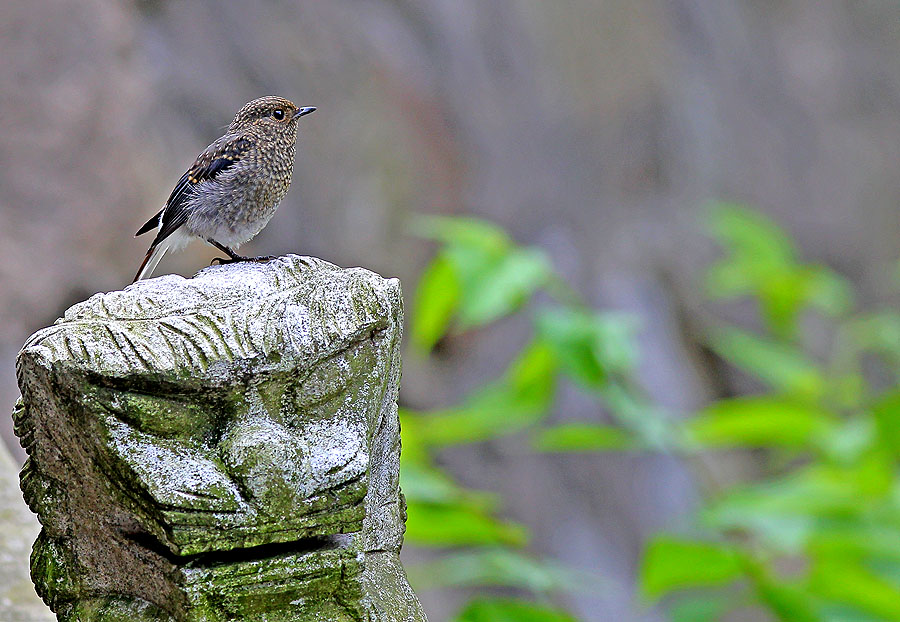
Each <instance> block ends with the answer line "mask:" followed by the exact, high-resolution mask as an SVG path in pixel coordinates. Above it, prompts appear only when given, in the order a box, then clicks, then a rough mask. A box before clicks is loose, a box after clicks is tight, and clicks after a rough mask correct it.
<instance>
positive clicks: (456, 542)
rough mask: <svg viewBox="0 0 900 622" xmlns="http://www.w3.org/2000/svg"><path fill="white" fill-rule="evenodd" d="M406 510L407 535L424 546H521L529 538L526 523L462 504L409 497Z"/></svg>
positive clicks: (410, 540)
mask: <svg viewBox="0 0 900 622" xmlns="http://www.w3.org/2000/svg"><path fill="white" fill-rule="evenodd" d="M406 512H407V521H406V539H407V540H408V541H409V542H412V543H415V544H419V545H423V546H476V545H486V544H506V545H511V546H522V545H524V544H525V543H526V542H527V541H528V530H527V529H526V528H525V527H524V526H522V525H519V524H516V523H512V522H508V521H502V520H500V519H497V518H494V517H493V516H491V515H490V514H488V513H487V512H482V511H478V510H476V509H473V508H471V507H461V506H460V505H459V504H438V503H419V502H414V501H410V502H409V503H408V504H407V508H406Z"/></svg>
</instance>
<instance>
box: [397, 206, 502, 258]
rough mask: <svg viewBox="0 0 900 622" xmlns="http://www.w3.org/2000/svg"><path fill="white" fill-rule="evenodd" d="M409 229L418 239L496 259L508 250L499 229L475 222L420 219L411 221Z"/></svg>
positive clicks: (472, 220)
mask: <svg viewBox="0 0 900 622" xmlns="http://www.w3.org/2000/svg"><path fill="white" fill-rule="evenodd" d="M411 228H412V230H413V232H414V233H416V234H417V235H419V236H421V237H424V238H430V239H433V240H438V241H440V242H442V243H444V244H446V245H453V246H460V247H466V248H469V249H472V250H473V251H474V250H478V251H481V252H483V253H486V254H489V255H495V256H496V255H500V254H502V253H504V252H506V250H507V249H509V248H510V246H512V241H511V240H510V239H509V236H508V235H507V234H506V232H505V231H504V230H503V229H502V228H501V227H499V226H497V225H495V224H493V223H490V222H487V221H486V220H480V219H478V218H466V217H460V216H420V217H418V218H415V219H413V221H412V227H411Z"/></svg>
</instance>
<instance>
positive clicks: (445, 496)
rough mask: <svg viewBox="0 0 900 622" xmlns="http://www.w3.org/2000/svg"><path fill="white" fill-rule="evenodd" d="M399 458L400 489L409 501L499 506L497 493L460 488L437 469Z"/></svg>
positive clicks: (482, 507)
mask: <svg viewBox="0 0 900 622" xmlns="http://www.w3.org/2000/svg"><path fill="white" fill-rule="evenodd" d="M404 455H405V448H404V453H403V455H401V457H400V488H401V490H402V491H403V494H404V495H405V496H406V498H407V500H409V501H418V502H422V503H438V504H441V503H443V504H454V503H455V504H458V505H460V506H461V507H467V508H470V509H472V510H475V511H481V512H485V511H492V510H494V509H496V508H497V507H498V505H499V502H498V498H497V495H495V494H493V493H489V492H484V491H476V490H471V489H469V488H463V487H462V486H460V485H459V484H457V483H456V482H455V481H454V480H453V479H452V478H451V477H450V476H449V475H447V474H446V473H444V472H443V471H441V470H440V469H438V468H436V467H434V466H431V465H426V464H422V463H419V462H408V461H406V460H405V459H404V457H403V456H404Z"/></svg>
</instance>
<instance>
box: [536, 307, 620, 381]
mask: <svg viewBox="0 0 900 622" xmlns="http://www.w3.org/2000/svg"><path fill="white" fill-rule="evenodd" d="M535 326H536V328H537V333H538V335H539V336H540V338H541V339H543V340H545V341H546V342H547V343H548V345H549V346H550V347H551V348H552V349H553V351H554V353H555V354H556V356H557V358H558V359H559V361H560V363H561V364H562V366H563V370H564V371H565V373H566V374H567V375H568V376H570V377H571V378H572V379H573V380H574V381H575V382H577V383H578V384H580V385H582V386H585V387H587V388H592V389H596V388H599V387H600V386H602V385H603V384H604V382H605V380H606V377H607V375H608V374H611V373H627V372H629V371H631V370H632V369H633V367H634V365H635V361H636V359H637V354H636V352H635V348H634V329H635V322H634V319H633V318H632V317H630V316H626V315H623V314H618V313H595V312H592V311H584V310H581V309H573V308H554V309H547V310H543V311H541V312H540V313H538V315H537V317H536V320H535Z"/></svg>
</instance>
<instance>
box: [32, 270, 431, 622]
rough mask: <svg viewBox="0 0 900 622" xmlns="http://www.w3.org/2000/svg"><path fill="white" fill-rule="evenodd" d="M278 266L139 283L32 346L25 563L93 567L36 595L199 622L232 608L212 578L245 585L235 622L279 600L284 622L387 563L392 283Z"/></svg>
mask: <svg viewBox="0 0 900 622" xmlns="http://www.w3.org/2000/svg"><path fill="white" fill-rule="evenodd" d="M273 264H274V265H268V266H259V265H248V266H241V267H240V269H234V268H232V267H228V266H226V267H222V268H211V269H207V270H206V271H204V272H202V273H201V274H200V275H198V276H197V277H195V278H194V279H183V278H181V277H176V276H168V277H161V278H159V279H153V280H151V281H140V282H138V283H137V284H135V285H132V286H131V287H129V288H127V289H126V290H125V291H124V292H112V293H109V294H104V295H97V296H94V297H92V298H91V299H89V300H87V301H86V302H84V303H81V304H79V305H76V306H74V307H72V308H71V309H70V310H69V311H68V312H67V313H66V315H65V317H64V318H63V319H62V320H60V321H59V322H57V324H56V325H54V326H52V327H49V328H47V329H44V330H42V331H39V332H38V333H36V334H35V335H34V336H33V337H32V338H31V339H30V340H29V342H28V343H27V344H26V346H25V348H24V349H23V351H22V354H21V355H20V359H19V365H18V371H19V376H20V386H21V387H22V389H23V397H24V403H25V408H24V410H20V411H19V412H18V413H17V415H16V417H17V421H18V422H19V427H20V432H21V434H22V440H23V445H24V446H25V447H26V450H27V451H29V454H30V457H31V459H30V461H29V464H28V465H27V466H26V469H25V471H24V472H23V489H24V490H25V495H26V499H27V500H28V501H29V504H30V505H31V507H32V509H34V510H35V511H36V512H37V513H38V515H39V517H40V519H41V522H42V524H43V525H44V532H42V535H41V538H40V539H39V540H38V543H37V545H36V547H35V551H36V554H35V557H34V558H33V565H36V566H37V567H39V572H38V574H54V573H56V575H65V576H71V577H75V576H78V575H79V573H85V568H91V569H92V570H91V571H90V573H87V574H90V581H91V582H92V583H90V585H86V586H85V585H81V584H79V583H78V581H81V579H78V580H77V581H76V580H74V579H73V580H72V581H71V582H68V583H67V582H59V581H57V582H56V584H53V583H49V582H48V583H47V584H45V585H43V586H42V585H40V584H39V585H38V589H39V592H41V595H42V596H43V597H44V598H45V600H48V602H50V603H51V605H52V606H53V604H54V603H56V605H57V606H55V607H54V609H55V610H56V609H58V608H59V607H64V606H73V607H74V606H83V603H84V602H86V601H85V600H84V598H88V597H87V596H84V594H93V595H94V596H90V597H89V598H90V599H96V595H97V594H101V595H102V594H109V595H110V596H108V597H107V596H104V597H103V598H105V599H106V600H104V601H103V602H105V603H108V602H119V601H118V600H116V599H120V598H121V596H120V595H122V594H126V595H129V596H128V598H135V599H139V600H140V601H141V602H144V601H146V602H148V603H152V604H153V605H154V606H155V607H161V611H166V612H170V613H172V612H174V613H173V615H175V617H176V618H178V619H182V618H184V619H190V620H193V619H195V618H196V619H198V620H201V619H202V620H207V619H209V620H218V619H219V618H218V617H210V618H206V617H202V616H203V615H206V614H200V613H196V612H197V611H200V610H201V609H202V608H203V607H213V608H214V609H217V610H221V611H225V609H223V607H225V605H224V604H222V602H221V596H220V594H221V593H222V589H224V588H222V587H221V585H220V584H222V583H224V584H227V585H228V586H231V587H228V588H227V589H226V592H228V590H237V589H238V588H237V587H235V586H239V588H240V589H239V593H240V594H241V596H240V597H238V596H235V597H234V598H235V599H237V600H235V601H234V603H238V604H234V603H232V604H231V605H229V606H231V607H232V608H231V609H228V611H231V612H232V613H231V614H229V615H232V614H233V615H238V613H240V612H246V611H250V610H254V611H260V612H261V611H272V610H273V609H272V607H273V605H272V602H273V599H275V600H277V599H282V600H284V604H283V605H284V607H286V608H291V609H292V610H295V609H296V608H297V606H296V602H301V601H302V602H307V600H308V601H309V602H313V601H314V599H313V598H312V597H311V596H308V594H318V592H316V591H315V590H313V591H312V592H310V591H309V589H311V588H309V587H308V585H307V584H309V582H310V581H313V582H315V581H319V582H321V581H326V579H327V580H328V581H336V582H337V583H341V584H342V583H343V582H346V581H350V580H351V579H350V578H352V577H353V576H358V575H359V574H360V572H362V570H361V566H360V564H359V562H358V560H357V555H358V554H365V553H367V552H368V551H373V552H378V554H379V555H381V554H382V552H387V553H385V554H387V555H389V556H393V557H392V558H391V560H393V561H390V560H389V562H390V563H395V562H396V559H394V558H396V551H398V550H399V546H400V541H401V538H402V529H403V526H402V518H401V515H402V510H401V505H400V501H399V491H398V483H397V478H398V473H397V468H398V458H399V436H398V433H399V430H398V424H397V418H396V396H397V384H398V379H399V354H398V351H399V350H398V348H399V340H400V327H401V321H402V315H401V314H402V311H401V304H400V292H399V287H398V284H397V282H396V281H387V280H384V279H381V278H380V277H378V276H377V275H374V274H373V273H371V272H368V271H364V270H358V269H357V270H340V269H338V268H337V267H336V266H331V264H327V263H325V262H314V266H313V268H311V267H309V266H306V265H301V262H300V261H299V258H294V259H292V260H290V261H289V262H288V264H287V265H283V266H279V265H277V263H275V262H273ZM98 517H99V518H98ZM372 524H378V529H374V528H370V525H372ZM97 531H102V532H103V533H102V534H100V535H99V536H97V534H96V533H94V532H97ZM339 534H354V536H353V538H350V539H348V540H341V539H340V538H339V537H338V536H339ZM98 540H100V541H102V542H103V543H104V544H103V547H104V548H103V549H102V550H101V548H99V547H98V546H97V545H96V542H97V541H98ZM350 541H353V542H354V543H353V544H352V545H350V544H348V542H350ZM135 544H137V546H135ZM267 545H271V546H269V547H268V548H267ZM272 546H275V547H276V548H275V549H272ZM236 550H240V551H242V552H241V553H240V555H235V554H234V551H236ZM226 552H230V553H228V555H227V556H225V553H226ZM310 556H313V557H310ZM313 558H315V563H312V562H310V561H309V560H311V559H313ZM360 559H362V558H360ZM60 560H62V561H60ZM303 560H306V561H303ZM354 560H357V561H354ZM307 562H309V563H310V567H309V568H306V567H305V566H304V564H306V563H307ZM396 563H398V562H396ZM372 566H373V567H374V563H373V565H372ZM123 567H126V568H129V569H130V570H129V572H126V573H122V572H121V569H122V568H123ZM398 567H399V565H398ZM97 568H100V569H101V571H97ZM304 568H306V569H304ZM322 568H330V570H329V572H330V573H332V574H328V573H325V574H323V571H322ZM354 568H355V570H354ZM102 569H108V570H109V572H108V573H106V572H105V571H103V570H102ZM276 570H277V572H276ZM266 573H270V575H271V576H270V575H267V574H266ZM271 573H274V574H271ZM285 573H287V574H288V575H290V577H292V578H290V580H288V579H286V578H285ZM354 573H355V574H354ZM107 574H108V575H109V576H107ZM401 576H402V573H401ZM112 577H115V578H112ZM159 577H166V580H165V581H161V580H160V579H159ZM329 577H330V578H329ZM392 580H393V579H392ZM292 581H293V583H292ZM378 581H380V579H372V582H373V583H372V584H373V585H374V584H377V583H378ZM403 581H404V582H405V579H403ZM337 583H336V584H337ZM290 585H294V587H293V588H291V589H288V587H286V586H290ZM354 585H355V584H354ZM60 586H63V587H60ZM273 586H276V587H273ZM277 586H281V587H277ZM298 586H299V587H298ZM304 586H306V587H304ZM353 589H361V588H358V587H357V588H353ZM407 589H408V588H407ZM291 590H293V591H291ZM304 590H306V591H304ZM228 593H231V592H228ZM217 594H218V595H219V596H217ZM298 595H299V596H298ZM110 598H112V599H113V600H110ZM328 598H330V599H331V600H327V599H325V600H323V601H322V602H326V601H327V602H329V603H331V604H330V605H328V607H331V606H337V605H334V603H337V602H339V601H340V602H344V600H346V599H344V600H341V599H340V598H338V597H337V596H333V597H332V596H329V597H328ZM217 599H218V600H217ZM241 599H243V600H241ZM298 599H299V600H298ZM304 599H306V600H304ZM413 601H414V599H413ZM127 602H132V601H131V600H128V601H127ZM66 603H69V604H68V605H66ZM73 603H74V604H73ZM79 603H81V604H79ZM191 603H193V604H191ZM210 603H213V604H214V606H213V605H212V604H210ZM215 603H218V604H215ZM247 603H249V604H247ZM292 603H293V604H292ZM104 606H105V605H104ZM129 606H130V605H129ZM309 606H310V607H312V606H313V605H309ZM254 607H256V608H257V609H253V608H254ZM316 607H320V608H319V609H310V611H313V610H314V611H318V612H325V611H327V608H324V609H323V608H321V607H326V605H321V606H320V605H316ZM198 608H200V609H198ZM248 608H249V609H248ZM285 610H287V609H285ZM191 611H194V612H195V613H187V612H191ZM204 611H205V609H204ZM179 612H180V613H179ZM153 615H161V614H153ZM217 615H219V614H217ZM221 615H224V614H221ZM242 615H243V614H242ZM267 615H268V614H267ZM273 615H274V614H273ZM323 615H324V614H323ZM354 615H356V614H354ZM191 616H195V617H191ZM351 617H352V616H351ZM151 618H152V616H151ZM73 619H81V618H73ZM83 619H92V618H89V617H85V618H83ZM223 619H225V618H223ZM228 619H230V618H228ZM254 619H255V618H254ZM260 619H262V618H260ZM265 619H272V620H275V619H282V618H278V617H277V616H276V617H271V618H268V617H267V618H265ZM284 619H285V620H287V619H292V620H293V619H295V618H294V617H289V618H284ZM297 619H300V618H297ZM304 619H305V618H304ZM329 619H332V618H329ZM333 619H343V618H340V617H335V618H333ZM348 619H349V618H348Z"/></svg>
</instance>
